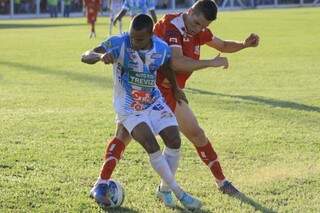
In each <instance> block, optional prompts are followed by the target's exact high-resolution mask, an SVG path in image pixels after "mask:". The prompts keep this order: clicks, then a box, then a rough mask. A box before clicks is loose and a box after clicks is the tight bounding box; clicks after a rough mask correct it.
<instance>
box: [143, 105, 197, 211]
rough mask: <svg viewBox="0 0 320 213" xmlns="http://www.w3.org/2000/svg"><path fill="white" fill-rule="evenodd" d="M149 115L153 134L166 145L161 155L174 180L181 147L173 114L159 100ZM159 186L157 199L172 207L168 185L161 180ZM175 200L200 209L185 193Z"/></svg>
mask: <svg viewBox="0 0 320 213" xmlns="http://www.w3.org/2000/svg"><path fill="white" fill-rule="evenodd" d="M149 115H150V121H151V127H152V129H153V132H154V133H156V134H159V135H160V136H161V138H162V139H163V141H164V143H165V145H166V147H165V148H164V151H163V154H162V155H163V157H164V159H165V161H166V162H167V164H168V166H169V168H170V171H171V173H172V176H173V178H174V176H175V173H176V171H177V168H178V164H179V159H180V146H181V139H180V134H179V129H178V123H177V120H176V118H175V116H174V114H173V112H172V111H171V110H170V108H169V107H168V106H167V105H166V104H165V103H164V102H163V101H162V100H159V101H158V103H156V104H155V105H154V106H153V107H152V110H151V111H150V114H149ZM161 185H162V187H158V188H157V197H158V198H159V199H160V200H162V201H163V202H164V204H165V205H166V206H168V207H174V206H175V202H174V199H173V197H172V193H171V190H170V188H171V187H170V185H169V184H168V183H167V181H166V180H165V179H162V184H160V186H161ZM177 198H178V199H179V200H180V202H181V203H182V204H183V205H184V206H185V207H186V208H189V209H196V208H200V207H201V202H200V201H199V200H198V199H196V198H194V197H192V196H191V195H189V194H187V193H184V194H183V196H182V197H177Z"/></svg>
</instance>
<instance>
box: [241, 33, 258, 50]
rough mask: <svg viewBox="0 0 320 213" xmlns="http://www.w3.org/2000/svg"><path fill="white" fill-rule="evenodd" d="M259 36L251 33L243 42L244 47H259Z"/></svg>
mask: <svg viewBox="0 0 320 213" xmlns="http://www.w3.org/2000/svg"><path fill="white" fill-rule="evenodd" d="M259 40H260V38H259V36H258V35H257V34H254V33H251V34H250V35H249V36H248V38H246V40H245V41H244V46H245V47H257V46H258V45H259Z"/></svg>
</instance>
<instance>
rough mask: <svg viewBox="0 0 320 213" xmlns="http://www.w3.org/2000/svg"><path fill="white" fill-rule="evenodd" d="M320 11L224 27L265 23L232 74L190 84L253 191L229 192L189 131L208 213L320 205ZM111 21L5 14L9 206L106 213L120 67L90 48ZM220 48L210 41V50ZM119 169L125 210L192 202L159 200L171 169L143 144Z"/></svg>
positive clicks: (2, 61) (225, 19) (191, 168)
mask: <svg viewBox="0 0 320 213" xmlns="http://www.w3.org/2000/svg"><path fill="white" fill-rule="evenodd" d="M319 20H320V8H313V9H281V10H280V9H279V10H254V11H250V10H249V11H240V12H222V13H220V16H219V18H218V20H217V21H216V22H215V23H214V24H212V26H211V29H212V30H213V32H214V33H215V34H216V35H217V36H219V37H221V38H224V39H237V40H242V39H244V38H245V37H246V36H247V35H248V34H249V33H250V32H256V33H258V34H259V35H260V36H261V45H260V47H259V48H256V49H247V50H243V51H241V52H239V53H236V54H228V55H227V56H228V57H229V60H230V69H229V70H228V71H224V70H222V69H207V70H205V71H203V72H199V73H196V74H194V75H193V77H192V78H191V80H190V81H189V84H188V86H187V89H186V93H187V96H188V98H189V101H190V105H191V107H192V108H193V110H194V112H195V114H196V115H197V116H198V119H199V122H200V123H201V125H202V127H203V128H204V129H205V131H206V133H207V135H208V137H209V138H211V139H212V140H213V141H214V146H215V149H216V150H217V152H218V154H219V157H220V160H221V163H222V165H223V167H224V171H225V174H226V175H227V176H228V177H229V179H230V180H232V181H233V183H234V184H235V185H236V186H238V187H239V189H240V190H241V191H243V192H244V193H245V194H246V196H247V197H245V198H243V199H242V202H241V201H240V200H238V199H235V198H230V197H228V196H225V195H222V194H220V193H219V192H218V191H217V189H216V187H215V185H214V183H213V179H212V177H211V173H210V172H209V170H208V169H207V167H205V166H204V164H203V163H202V162H201V161H200V159H199V158H198V156H197V155H196V152H195V149H194V148H193V146H192V145H191V143H189V142H188V141H187V140H186V139H185V138H183V147H182V152H183V157H182V160H181V165H180V167H179V170H178V173H177V179H178V181H179V182H180V183H181V184H182V186H183V187H184V188H186V189H187V190H188V191H189V192H191V193H193V194H194V195H196V196H198V197H199V198H201V200H202V201H203V203H204V207H203V208H202V211H199V212H254V211H255V209H256V210H258V211H262V212H268V211H275V212H319V211H320V196H319V192H320V154H319V153H320V83H319V82H320V42H319V35H320V24H319ZM106 23H107V19H106V18H105V17H103V18H101V17H100V18H99V20H98V25H97V34H98V36H97V38H96V39H92V40H89V39H88V35H89V32H88V31H89V28H88V26H87V25H86V23H85V19H84V18H72V19H42V20H38V19H36V20H1V21H0V40H1V41H2V42H1V45H0V51H1V55H0V152H1V155H0V194H1V195H0V212H98V211H100V209H99V207H98V206H97V205H96V203H95V202H93V201H92V200H91V199H90V198H89V197H88V194H89V190H90V188H91V186H92V184H93V183H94V181H95V180H96V178H97V176H98V173H99V169H100V165H101V163H102V155H103V151H104V147H105V142H104V141H105V139H110V138H111V137H112V135H113V133H114V130H115V125H114V113H113V108H112V73H111V67H110V66H105V65H103V64H102V63H100V64H97V65H93V66H90V65H86V64H83V63H81V62H80V55H81V53H82V52H84V51H85V50H87V49H91V48H93V47H95V46H96V45H98V44H99V43H100V42H101V41H102V40H104V39H105V35H106V34H107V26H106ZM128 23H129V20H128V19H126V20H125V27H126V28H127V27H128ZM216 54H217V52H216V51H214V50H210V49H209V48H206V47H205V48H202V57H203V58H210V57H214V56H215V55H216ZM160 143H161V142H160ZM161 144H162V143H161ZM113 178H114V179H116V180H119V181H120V182H121V183H122V184H123V186H124V188H125V190H126V199H125V202H124V204H123V206H122V208H120V209H117V210H115V211H113V212H148V213H149V212H181V211H182V209H176V210H170V209H166V208H165V207H164V206H163V205H162V204H161V203H159V202H158V200H156V198H155V193H154V192H155V188H156V186H157V184H158V182H159V178H158V176H157V175H156V174H155V172H153V170H152V169H151V167H150V165H149V162H148V157H147V155H146V154H145V152H144V151H143V150H142V148H141V147H140V146H139V145H138V144H137V143H131V145H129V146H128V148H127V150H126V153H125V155H124V158H123V159H122V160H121V161H120V163H119V164H118V167H117V169H116V171H115V173H114V175H113Z"/></svg>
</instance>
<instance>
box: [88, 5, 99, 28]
mask: <svg viewBox="0 0 320 213" xmlns="http://www.w3.org/2000/svg"><path fill="white" fill-rule="evenodd" d="M97 15H98V11H97V10H96V9H93V8H90V7H89V8H87V21H88V23H90V24H91V23H94V22H96V20H97Z"/></svg>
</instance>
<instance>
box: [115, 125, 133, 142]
mask: <svg viewBox="0 0 320 213" xmlns="http://www.w3.org/2000/svg"><path fill="white" fill-rule="evenodd" d="M116 138H117V139H119V140H120V141H121V142H122V143H123V144H124V145H125V146H127V145H128V144H129V142H130V141H131V135H130V134H129V133H128V131H127V130H126V129H124V128H120V129H118V130H117V133H116Z"/></svg>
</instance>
